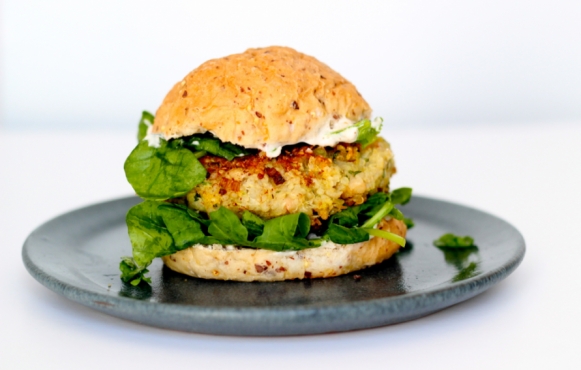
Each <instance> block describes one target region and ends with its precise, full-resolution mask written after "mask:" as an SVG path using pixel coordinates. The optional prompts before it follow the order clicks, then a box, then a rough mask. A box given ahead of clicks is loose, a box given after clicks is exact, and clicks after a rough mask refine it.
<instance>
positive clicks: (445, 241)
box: [434, 233, 475, 248]
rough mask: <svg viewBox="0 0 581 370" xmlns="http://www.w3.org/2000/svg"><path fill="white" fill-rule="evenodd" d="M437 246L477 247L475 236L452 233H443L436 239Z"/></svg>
mask: <svg viewBox="0 0 581 370" xmlns="http://www.w3.org/2000/svg"><path fill="white" fill-rule="evenodd" d="M434 245H435V246H436V247H445V248H470V247H475V245H474V238H472V237H471V236H458V235H454V234H452V233H447V234H444V235H442V236H441V237H440V238H438V239H436V240H434Z"/></svg>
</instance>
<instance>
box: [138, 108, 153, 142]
mask: <svg viewBox="0 0 581 370" xmlns="http://www.w3.org/2000/svg"><path fill="white" fill-rule="evenodd" d="M153 119H154V117H153V114H151V113H149V112H147V111H143V112H142V113H141V120H139V126H138V129H137V142H140V141H141V140H143V138H144V137H145V136H147V130H148V129H149V127H150V126H151V125H153Z"/></svg>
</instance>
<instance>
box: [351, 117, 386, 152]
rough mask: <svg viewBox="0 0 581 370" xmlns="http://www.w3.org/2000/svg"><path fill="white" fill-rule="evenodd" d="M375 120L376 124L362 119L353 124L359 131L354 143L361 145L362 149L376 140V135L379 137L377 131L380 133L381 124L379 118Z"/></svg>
mask: <svg viewBox="0 0 581 370" xmlns="http://www.w3.org/2000/svg"><path fill="white" fill-rule="evenodd" d="M377 120H378V121H377V122H375V121H374V122H371V121H370V120H368V119H364V120H361V121H359V122H357V123H356V124H355V126H356V127H357V128H358V129H359V133H358V134H357V141H356V142H357V143H359V144H361V147H362V148H365V147H366V146H367V145H369V144H371V143H373V142H374V141H375V139H377V135H379V131H381V126H382V122H383V120H382V119H381V118H377Z"/></svg>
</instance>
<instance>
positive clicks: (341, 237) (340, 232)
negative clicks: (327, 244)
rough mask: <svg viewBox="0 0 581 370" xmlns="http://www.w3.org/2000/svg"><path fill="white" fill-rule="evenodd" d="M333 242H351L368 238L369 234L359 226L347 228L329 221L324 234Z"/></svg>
mask: <svg viewBox="0 0 581 370" xmlns="http://www.w3.org/2000/svg"><path fill="white" fill-rule="evenodd" d="M325 236H327V237H328V238H329V239H331V241H332V242H333V243H337V244H353V243H361V242H365V241H367V240H369V234H368V233H367V232H366V231H365V230H363V229H360V228H357V227H353V228H348V227H345V226H341V225H337V224H335V223H330V224H329V228H328V229H327V232H326V234H325Z"/></svg>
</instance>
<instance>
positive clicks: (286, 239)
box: [254, 213, 311, 251]
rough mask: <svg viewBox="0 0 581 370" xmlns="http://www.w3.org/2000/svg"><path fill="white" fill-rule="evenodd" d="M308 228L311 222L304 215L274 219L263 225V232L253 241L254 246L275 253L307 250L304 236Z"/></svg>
mask: <svg viewBox="0 0 581 370" xmlns="http://www.w3.org/2000/svg"><path fill="white" fill-rule="evenodd" d="M310 228H311V221H310V219H309V216H307V215H306V214H304V213H293V214H291V215H285V216H280V217H276V218H273V219H270V220H268V221H266V222H265V223H264V232H263V233H262V235H260V236H258V237H257V238H256V239H255V240H254V246H255V247H257V248H263V249H270V250H275V251H283V250H300V249H305V248H309V247H311V245H310V244H309V242H308V241H307V239H306V236H307V235H308V234H309V230H310Z"/></svg>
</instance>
